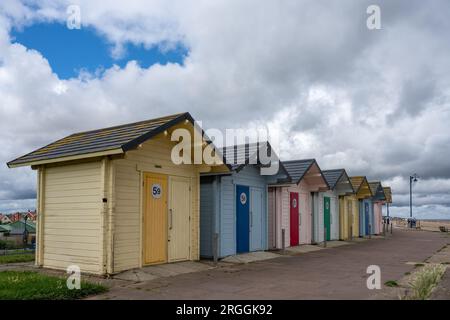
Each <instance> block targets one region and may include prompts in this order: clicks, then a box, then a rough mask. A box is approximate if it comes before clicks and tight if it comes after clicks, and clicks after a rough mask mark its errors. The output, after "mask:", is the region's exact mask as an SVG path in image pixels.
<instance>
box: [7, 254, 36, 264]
mask: <svg viewBox="0 0 450 320" xmlns="http://www.w3.org/2000/svg"><path fill="white" fill-rule="evenodd" d="M29 261H34V253H22V254H8V255H4V256H2V255H0V264H5V263H17V262H29Z"/></svg>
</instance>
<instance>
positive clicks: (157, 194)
mask: <svg viewBox="0 0 450 320" xmlns="http://www.w3.org/2000/svg"><path fill="white" fill-rule="evenodd" d="M161 194H162V188H161V185H160V184H159V183H154V184H152V197H153V198H155V199H159V198H161Z"/></svg>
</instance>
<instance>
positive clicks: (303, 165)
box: [283, 159, 329, 187]
mask: <svg viewBox="0 0 450 320" xmlns="http://www.w3.org/2000/svg"><path fill="white" fill-rule="evenodd" d="M314 164H316V165H317V167H318V168H319V171H320V173H321V174H322V176H323V173H322V171H321V170H320V167H319V165H318V164H317V162H316V159H304V160H290V161H283V166H284V167H285V168H286V170H287V172H288V174H289V176H290V177H291V179H292V181H293V182H295V183H299V182H300V181H301V180H302V179H303V177H304V176H305V174H306V173H307V172H308V170H309V169H310V168H311V167H312V166H313V165H314ZM323 180H324V181H325V184H326V185H327V186H328V187H329V185H328V182H327V180H326V179H325V178H323Z"/></svg>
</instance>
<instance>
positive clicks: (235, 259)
mask: <svg viewBox="0 0 450 320" xmlns="http://www.w3.org/2000/svg"><path fill="white" fill-rule="evenodd" d="M279 257H280V255H279V254H277V253H274V252H268V251H256V252H249V253H243V254H238V255H235V256H229V257H226V258H223V259H222V260H221V262H226V263H237V264H239V263H250V262H255V261H263V260H269V259H274V258H279Z"/></svg>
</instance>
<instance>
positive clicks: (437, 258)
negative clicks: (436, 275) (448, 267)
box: [427, 245, 450, 264]
mask: <svg viewBox="0 0 450 320" xmlns="http://www.w3.org/2000/svg"><path fill="white" fill-rule="evenodd" d="M427 262H429V263H445V264H450V245H447V246H445V247H443V248H442V249H441V250H439V251H438V252H436V253H435V254H434V255H432V256H431V257H430V258H429V259H427Z"/></svg>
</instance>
